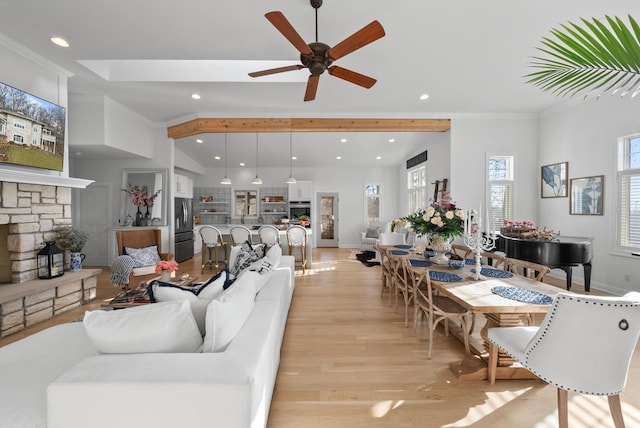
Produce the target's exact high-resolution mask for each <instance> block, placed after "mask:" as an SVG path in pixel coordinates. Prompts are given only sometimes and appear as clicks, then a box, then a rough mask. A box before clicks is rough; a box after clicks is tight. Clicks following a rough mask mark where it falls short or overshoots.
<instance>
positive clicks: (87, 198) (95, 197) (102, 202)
mask: <svg viewBox="0 0 640 428" xmlns="http://www.w3.org/2000/svg"><path fill="white" fill-rule="evenodd" d="M110 195H111V184H95V183H94V184H90V185H89V186H87V188H86V189H77V190H76V191H75V193H74V196H75V198H76V203H75V204H74V206H75V207H76V212H75V218H76V222H75V224H74V226H75V227H77V228H79V229H82V230H85V231H86V232H87V233H88V234H89V240H88V241H87V245H85V247H84V248H83V249H82V253H83V254H84V255H85V256H87V257H86V259H85V260H84V262H83V264H85V265H87V266H109V239H108V237H109V236H108V230H109V227H110V225H111V218H110V217H111V198H110Z"/></svg>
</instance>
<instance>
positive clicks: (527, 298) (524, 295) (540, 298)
mask: <svg viewBox="0 0 640 428" xmlns="http://www.w3.org/2000/svg"><path fill="white" fill-rule="evenodd" d="M491 292H492V293H494V294H497V295H498V296H501V297H505V298H507V299H511V300H517V301H518V302H523V303H532V304H534V305H550V304H551V302H553V299H552V298H551V296H547V295H546V294H542V293H538V292H537V291H533V290H527V289H526V288H520V287H509V286H503V285H500V286H498V287H493V288H492V289H491Z"/></svg>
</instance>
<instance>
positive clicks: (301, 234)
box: [287, 225, 307, 275]
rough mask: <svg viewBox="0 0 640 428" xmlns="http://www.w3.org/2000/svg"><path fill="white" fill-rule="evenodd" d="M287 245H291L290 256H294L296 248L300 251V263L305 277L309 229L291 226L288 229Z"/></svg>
mask: <svg viewBox="0 0 640 428" xmlns="http://www.w3.org/2000/svg"><path fill="white" fill-rule="evenodd" d="M287 244H288V245H289V255H290V256H294V254H293V252H294V250H295V249H296V248H298V249H299V250H300V262H301V264H302V274H303V275H304V273H305V267H306V265H307V229H305V228H304V227H302V226H298V225H293V226H290V227H289V228H288V229H287ZM294 257H295V256H294Z"/></svg>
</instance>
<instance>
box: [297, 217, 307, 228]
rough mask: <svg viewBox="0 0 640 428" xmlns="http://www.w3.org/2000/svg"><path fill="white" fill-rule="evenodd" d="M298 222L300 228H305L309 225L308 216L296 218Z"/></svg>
mask: <svg viewBox="0 0 640 428" xmlns="http://www.w3.org/2000/svg"><path fill="white" fill-rule="evenodd" d="M298 220H300V225H301V226H307V225H308V224H309V216H308V215H301V216H300V217H298Z"/></svg>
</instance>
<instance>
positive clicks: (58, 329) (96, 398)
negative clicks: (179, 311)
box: [0, 256, 294, 428]
mask: <svg viewBox="0 0 640 428" xmlns="http://www.w3.org/2000/svg"><path fill="white" fill-rule="evenodd" d="M266 275H268V278H267V279H266V283H265V284H264V286H263V287H262V288H261V289H260V291H259V292H258V293H257V294H256V295H255V302H254V303H252V308H253V309H252V310H251V312H250V313H249V315H248V318H247V319H246V321H245V322H244V324H242V327H241V328H240V330H239V331H238V332H237V334H236V335H235V337H234V338H233V339H232V340H231V342H230V343H229V345H228V346H227V347H226V349H224V350H223V351H220V352H198V351H196V352H183V353H158V352H155V353H128V354H119V353H110V354H106V353H100V352H98V350H97V349H96V347H95V346H94V345H93V342H92V341H91V338H90V337H89V336H88V335H87V333H86V329H85V326H84V325H83V323H82V322H76V323H69V324H64V325H59V326H55V327H51V328H48V329H46V330H44V331H42V332H40V333H38V334H35V335H33V336H30V337H28V338H25V339H23V340H20V341H18V342H15V343H13V344H10V345H7V346H5V347H3V348H0V369H1V372H2V375H1V379H2V381H1V382H0V426H2V427H3V428H27V427H28V428H34V427H47V428H86V427H92V428H103V427H104V428H107V427H109V428H113V427H119V428H129V427H130V428H144V427H150V428H165V427H166V428H175V427H177V426H182V427H189V428H199V427H203V428H204V427H207V428H211V427H216V428H243V427H247V428H259V427H260V428H263V427H265V426H266V423H267V418H268V414H269V408H270V403H271V398H272V394H273V388H274V384H275V379H276V375H277V372H278V365H279V362H280V347H281V344H282V339H283V335H284V329H285V324H286V320H287V314H288V311H289V307H290V304H291V299H292V295H293V288H294V260H293V257H290V256H282V257H281V260H280V263H279V265H278V267H277V268H276V269H274V270H273V271H271V272H269V273H267V274H266ZM238 281H239V280H238ZM235 285H236V284H234V285H232V286H231V287H232V288H233V287H234V286H235ZM152 306H153V305H152ZM125 311H126V310H125ZM117 312H120V311H117ZM194 325H195V324H194ZM131 328H132V329H133V328H136V327H135V326H131ZM196 331H197V329H196ZM207 334H208V332H207ZM205 346H206V339H205Z"/></svg>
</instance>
